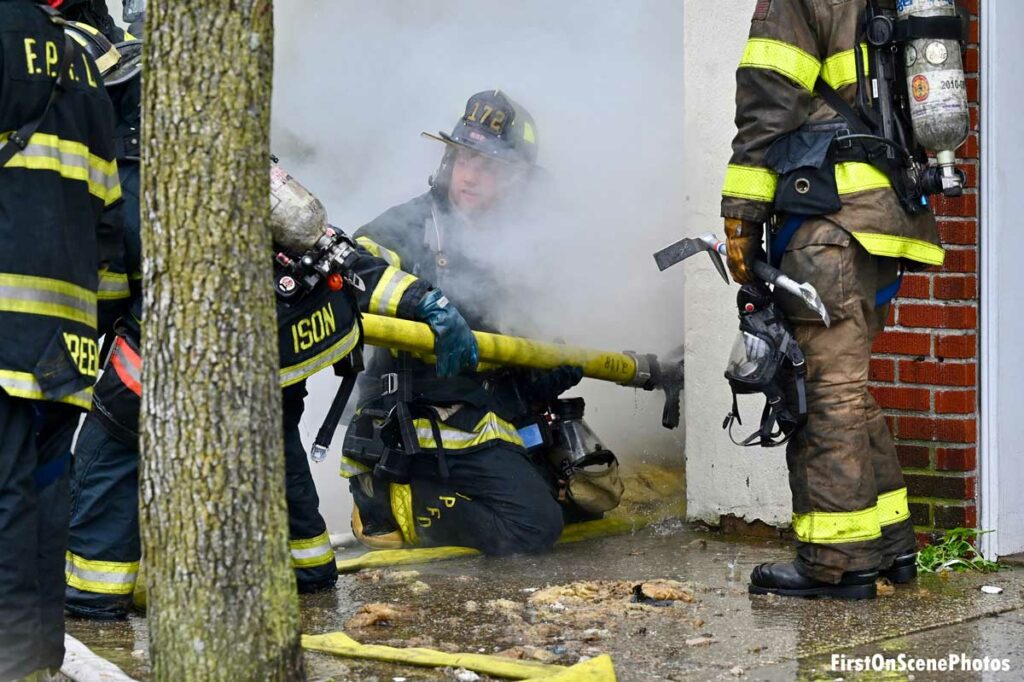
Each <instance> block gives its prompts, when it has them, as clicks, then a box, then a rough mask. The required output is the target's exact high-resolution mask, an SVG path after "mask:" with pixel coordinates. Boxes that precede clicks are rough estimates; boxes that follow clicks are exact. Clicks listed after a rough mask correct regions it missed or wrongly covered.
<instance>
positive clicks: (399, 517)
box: [391, 483, 419, 545]
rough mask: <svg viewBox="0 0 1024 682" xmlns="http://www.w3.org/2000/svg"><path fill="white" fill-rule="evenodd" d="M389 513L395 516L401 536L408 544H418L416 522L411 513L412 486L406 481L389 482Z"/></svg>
mask: <svg viewBox="0 0 1024 682" xmlns="http://www.w3.org/2000/svg"><path fill="white" fill-rule="evenodd" d="M391 515H392V516H394V517H395V522H396V523H397V524H398V528H399V529H400V530H401V531H402V537H403V538H405V542H406V544H408V545H416V544H419V539H418V538H417V537H416V522H415V520H414V519H413V513H412V486H410V485H409V484H408V483H392V484H391Z"/></svg>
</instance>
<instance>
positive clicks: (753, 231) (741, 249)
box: [725, 218, 764, 284]
mask: <svg viewBox="0 0 1024 682" xmlns="http://www.w3.org/2000/svg"><path fill="white" fill-rule="evenodd" d="M763 239H764V226H763V225H761V223H754V222H751V221H749V220H740V219H738V218H726V219H725V253H726V259H727V260H728V261H729V272H731V273H732V278H733V279H734V280H735V281H736V283H737V284H748V283H750V282H753V281H754V279H755V278H754V261H756V260H758V259H760V258H763V254H764V250H763V249H762V242H763Z"/></svg>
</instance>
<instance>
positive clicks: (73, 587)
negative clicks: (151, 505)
mask: <svg viewBox="0 0 1024 682" xmlns="http://www.w3.org/2000/svg"><path fill="white" fill-rule="evenodd" d="M305 395H306V391H305V386H304V383H301V384H296V385H295V386H292V387H289V388H287V389H285V390H284V392H283V403H284V404H283V407H284V439H285V479H286V486H285V489H286V496H287V500H288V525H289V535H288V538H289V539H288V546H289V549H290V550H291V556H292V567H293V568H294V570H295V577H296V580H297V583H298V588H299V591H300V592H309V591H314V590H318V589H323V588H325V587H330V586H332V585H334V583H335V582H336V581H337V577H338V571H337V568H336V566H335V563H334V551H333V550H332V549H331V542H330V537H329V535H328V533H327V525H326V524H325V523H324V520H323V517H321V516H320V512H319V504H320V501H319V498H318V497H317V494H316V487H315V486H314V484H313V477H312V476H311V474H310V472H309V462H308V461H307V459H306V451H305V449H304V448H303V446H302V439H301V437H300V435H299V419H300V417H301V416H302V409H303V398H304V397H305ZM138 466H139V454H138V442H137V439H133V442H131V443H126V442H124V441H123V440H118V438H116V437H115V436H114V435H112V434H111V433H110V431H109V430H108V429H107V427H106V425H105V423H104V420H103V418H101V417H99V416H97V415H96V413H95V412H93V413H92V414H90V415H89V417H88V418H87V419H86V422H85V425H84V426H83V427H82V432H81V433H80V434H79V437H78V443H77V445H76V447H75V464H74V471H73V475H72V479H73V480H72V510H71V537H70V543H69V544H70V547H69V552H68V567H67V589H66V607H67V609H68V610H69V611H70V612H72V613H76V614H78V615H82V616H87V617H93V618H121V617H124V616H126V615H127V613H128V607H129V605H130V604H131V597H132V592H133V591H134V589H135V581H136V579H137V577H138V571H139V559H140V556H141V548H140V545H139V516H138V491H139V487H138Z"/></svg>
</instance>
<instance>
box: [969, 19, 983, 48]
mask: <svg viewBox="0 0 1024 682" xmlns="http://www.w3.org/2000/svg"><path fill="white" fill-rule="evenodd" d="M975 15H977V13H975ZM967 42H968V43H974V44H975V45H977V44H978V43H980V42H981V26H980V25H979V24H978V20H977V19H971V26H970V30H968V31H967Z"/></svg>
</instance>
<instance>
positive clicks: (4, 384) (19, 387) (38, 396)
mask: <svg viewBox="0 0 1024 682" xmlns="http://www.w3.org/2000/svg"><path fill="white" fill-rule="evenodd" d="M0 388H3V389H4V390H5V391H7V394H8V395H10V396H11V397H13V398H25V399H26V400H49V399H48V398H47V397H46V396H45V395H43V389H42V387H41V386H40V385H39V382H38V381H36V378H35V376H33V375H31V374H29V373H28V372H15V371H12V370H9V369H0ZM52 402H57V403H67V404H68V405H74V406H75V407H80V408H82V409H83V410H88V409H90V408H91V407H92V386H90V387H89V388H87V389H84V390H82V391H79V392H78V393H72V394H71V395H68V396H64V397H63V398H61V399H60V400H55V401H52Z"/></svg>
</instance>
